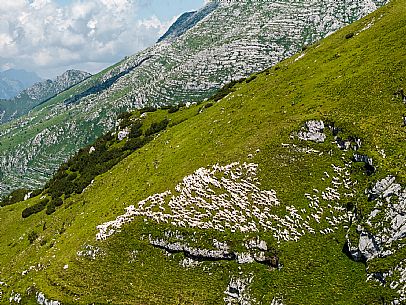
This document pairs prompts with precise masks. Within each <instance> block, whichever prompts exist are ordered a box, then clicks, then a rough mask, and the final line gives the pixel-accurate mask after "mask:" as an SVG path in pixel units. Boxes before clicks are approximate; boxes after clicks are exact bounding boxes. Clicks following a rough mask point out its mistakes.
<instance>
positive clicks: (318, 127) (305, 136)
mask: <svg viewBox="0 0 406 305" xmlns="http://www.w3.org/2000/svg"><path fill="white" fill-rule="evenodd" d="M324 127H325V126H324V122H323V121H316V120H311V121H307V122H306V123H305V126H304V127H303V128H302V130H301V131H299V132H298V133H297V137H298V138H299V139H300V140H303V141H313V142H317V143H323V142H324V141H325V140H326V135H325V134H324Z"/></svg>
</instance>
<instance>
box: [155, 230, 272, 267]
mask: <svg viewBox="0 0 406 305" xmlns="http://www.w3.org/2000/svg"><path fill="white" fill-rule="evenodd" d="M168 237H171V238H172V239H173V237H176V239H177V240H176V239H175V241H174V242H170V241H168ZM149 242H150V244H151V245H153V246H154V247H157V248H160V249H163V250H165V251H166V252H168V253H183V254H184V255H185V259H192V260H194V261H218V260H235V261H237V263H239V264H250V263H254V262H257V263H261V264H265V265H268V266H270V267H273V268H279V258H278V257H277V256H276V254H272V253H270V252H268V251H267V250H268V247H267V244H266V242H265V241H263V240H260V239H259V238H256V239H252V240H249V241H248V242H246V243H245V248H246V250H247V251H244V252H234V251H231V250H230V247H229V246H228V245H227V244H226V243H222V242H219V241H217V240H215V239H214V240H213V246H214V248H212V249H207V248H201V247H192V246H190V245H189V243H188V242H186V241H184V237H183V236H181V235H179V233H173V232H168V231H167V232H165V238H152V237H151V236H149ZM181 264H182V265H183V264H186V265H193V264H191V262H190V260H187V261H182V263H181Z"/></svg>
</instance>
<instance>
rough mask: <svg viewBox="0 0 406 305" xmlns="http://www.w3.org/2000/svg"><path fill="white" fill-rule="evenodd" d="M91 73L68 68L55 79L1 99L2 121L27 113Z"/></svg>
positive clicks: (0, 119)
mask: <svg viewBox="0 0 406 305" xmlns="http://www.w3.org/2000/svg"><path fill="white" fill-rule="evenodd" d="M90 76H91V74H90V73H87V72H83V71H79V70H68V71H66V72H65V73H63V74H62V75H59V76H57V77H56V79H54V80H50V79H47V80H45V81H42V82H38V83H35V84H34V85H32V86H31V87H29V88H27V89H25V90H23V91H22V92H20V93H19V94H18V95H17V96H16V97H14V98H12V99H9V100H0V123H5V122H8V121H10V120H12V119H16V118H19V117H20V116H22V115H24V114H27V113H28V112H29V111H30V110H31V109H33V108H34V107H36V106H38V105H40V104H41V103H43V102H44V101H46V100H47V99H49V98H52V97H54V96H55V95H57V94H59V93H61V92H62V91H64V90H66V89H68V88H70V87H72V86H74V85H76V84H78V83H80V82H81V81H83V80H84V79H86V78H88V77H90Z"/></svg>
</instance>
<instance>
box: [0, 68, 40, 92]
mask: <svg viewBox="0 0 406 305" xmlns="http://www.w3.org/2000/svg"><path fill="white" fill-rule="evenodd" d="M40 81H41V78H40V77H39V76H38V75H37V74H35V73H33V72H27V71H24V70H16V69H9V70H6V71H3V72H0V99H10V98H13V97H15V96H16V95H17V94H18V93H20V92H21V91H22V90H24V89H26V88H28V87H30V86H32V85H33V84H35V83H36V82H40Z"/></svg>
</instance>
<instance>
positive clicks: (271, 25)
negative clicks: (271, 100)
mask: <svg viewBox="0 0 406 305" xmlns="http://www.w3.org/2000/svg"><path fill="white" fill-rule="evenodd" d="M385 2H386V1H383V0H373V1H372V0H356V1H354V0H351V1H350V0H340V1H336V0H334V1H333V0H329V1H325V0H323V1H321V0H317V1H314V0H306V1H293V0H289V1H265V0H261V1H248V0H247V1H245V0H244V1H214V2H211V3H209V4H208V5H207V6H206V7H204V8H203V9H202V10H201V11H199V12H197V13H195V14H194V15H193V16H190V17H189V18H187V20H185V21H183V22H181V25H180V26H179V27H175V30H176V31H174V33H176V34H171V35H169V36H170V38H171V39H169V37H168V39H164V40H163V41H161V42H160V43H157V44H156V45H154V46H153V47H151V48H149V49H147V50H145V51H142V52H140V53H138V54H136V55H134V56H130V57H128V58H126V59H124V60H123V61H122V62H120V63H118V64H116V65H115V66H112V67H110V68H108V69H106V70H105V71H103V72H101V73H99V74H97V75H95V76H93V77H91V78H89V79H87V80H86V81H85V82H82V83H81V84H79V85H78V86H75V87H73V88H71V89H70V90H68V91H66V92H64V93H63V94H61V95H58V96H57V97H55V98H53V99H51V100H49V101H48V102H47V103H44V104H42V105H41V107H39V108H37V109H36V111H32V112H31V113H30V114H29V115H28V116H26V117H24V118H21V119H18V120H16V121H14V122H12V123H10V124H6V125H4V126H2V127H0V142H1V143H2V145H1V146H0V170H1V173H0V177H1V178H0V179H1V180H0V192H1V194H5V193H8V192H10V191H11V190H12V189H15V188H19V187H29V188H32V187H38V186H41V185H42V184H43V183H45V181H46V180H47V179H48V178H49V177H50V176H51V175H52V173H53V172H54V171H55V170H56V169H57V168H58V166H59V165H60V164H61V163H62V162H63V161H65V160H66V159H67V158H68V157H69V156H70V155H72V154H73V153H74V152H75V151H77V150H78V149H79V148H80V147H82V146H84V145H86V144H88V143H90V142H92V141H93V140H95V139H96V137H97V136H100V135H102V134H103V133H104V132H106V131H107V130H109V129H111V128H112V127H113V126H114V125H115V122H116V120H115V118H116V115H117V113H120V112H122V111H124V110H129V109H135V108H141V107H143V106H145V105H166V104H176V103H186V102H193V101H199V100H202V99H204V98H207V97H209V96H210V95H211V94H213V93H214V92H215V91H216V90H217V89H218V88H219V87H221V86H222V85H224V84H225V83H228V82H230V81H231V80H236V79H239V78H242V77H246V76H248V75H250V74H251V73H253V72H257V71H261V70H263V69H265V68H266V67H269V66H272V65H274V64H275V63H277V62H279V61H280V60H282V59H284V58H287V57H289V56H291V55H293V54H294V53H295V52H297V51H298V50H300V49H302V48H303V47H305V46H306V45H309V44H311V43H312V42H314V41H317V40H318V39H320V38H322V37H324V36H326V35H328V34H331V33H333V32H334V31H336V30H337V29H339V28H341V27H343V26H344V25H346V24H349V23H351V22H353V21H355V20H357V19H359V18H361V17H363V16H365V15H366V14H368V13H370V12H372V11H374V10H375V9H376V8H377V7H379V6H381V5H382V4H383V3H385ZM196 21H198V22H197V23H196ZM179 35H180V36H179ZM178 36H179V37H178ZM176 37H177V38H176Z"/></svg>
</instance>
